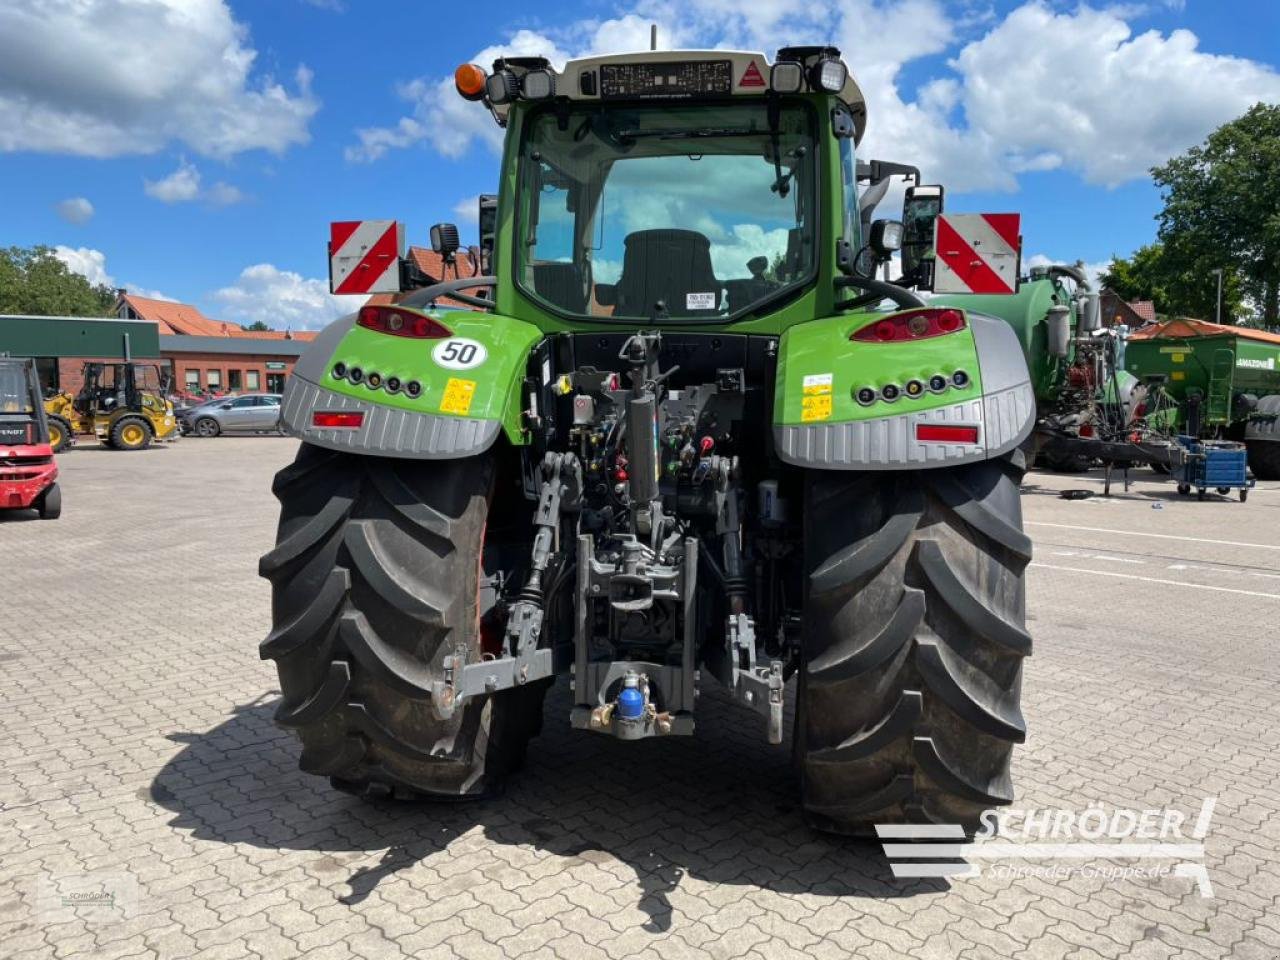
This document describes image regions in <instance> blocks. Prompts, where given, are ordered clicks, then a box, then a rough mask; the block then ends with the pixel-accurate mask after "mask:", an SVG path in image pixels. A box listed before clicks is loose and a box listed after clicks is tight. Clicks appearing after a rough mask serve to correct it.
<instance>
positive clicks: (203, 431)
mask: <svg viewBox="0 0 1280 960" xmlns="http://www.w3.org/2000/svg"><path fill="white" fill-rule="evenodd" d="M214 429H215V428H214V424H213V421H212V420H201V421H200V422H199V423H198V424H196V433H198V434H200V436H202V437H212V436H213V434H214Z"/></svg>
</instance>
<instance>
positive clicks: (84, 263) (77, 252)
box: [53, 245, 173, 300]
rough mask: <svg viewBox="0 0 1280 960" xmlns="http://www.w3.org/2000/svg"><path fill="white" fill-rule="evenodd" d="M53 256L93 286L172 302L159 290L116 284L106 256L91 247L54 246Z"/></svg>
mask: <svg viewBox="0 0 1280 960" xmlns="http://www.w3.org/2000/svg"><path fill="white" fill-rule="evenodd" d="M53 255H54V256H55V257H57V258H58V259H59V260H61V261H62V262H63V263H65V264H66V265H67V269H68V270H70V271H71V272H72V273H78V274H80V276H82V277H84V278H85V279H86V280H88V281H89V282H90V283H92V284H93V285H94V286H107V287H116V286H122V287H124V288H125V289H126V290H128V291H129V292H130V293H136V294H138V296H140V297H148V298H150V299H152V300H173V297H170V296H167V295H166V294H163V293H161V292H160V291H159V290H152V289H149V288H148V287H140V286H138V285H137V284H132V283H122V284H118V285H117V283H116V278H115V277H113V276H112V275H111V274H110V273H109V272H108V271H107V255H106V254H105V253H103V252H102V251H101V250H95V249H93V248H92V247H66V246H62V245H59V246H56V247H54V248H53Z"/></svg>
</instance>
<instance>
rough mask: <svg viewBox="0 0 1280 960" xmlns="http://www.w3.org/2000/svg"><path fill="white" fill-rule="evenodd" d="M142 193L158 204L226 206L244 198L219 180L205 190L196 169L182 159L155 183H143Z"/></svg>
mask: <svg viewBox="0 0 1280 960" xmlns="http://www.w3.org/2000/svg"><path fill="white" fill-rule="evenodd" d="M142 190H143V192H144V193H145V194H146V195H147V196H149V197H155V198H156V199H157V200H159V201H160V202H161V203H188V202H190V201H192V200H204V201H205V202H206V203H208V204H210V205H212V206H215V207H226V206H230V205H231V204H233V203H242V202H244V201H245V200H246V199H248V198H247V197H246V196H245V194H244V193H243V192H242V191H241V190H240V188H239V187H234V186H232V185H231V184H229V183H224V182H223V181H221V180H219V181H218V182H217V183H215V184H214V185H213V186H211V187H209V188H208V189H207V190H206V189H202V188H201V186H200V170H199V169H198V168H197V167H196V165H195V164H194V163H188V162H187V161H186V159H185V158H184V159H181V160H179V161H178V169H176V170H174V171H173V173H171V174H169V175H168V176H167V177H162V178H161V179H159V180H143V181H142Z"/></svg>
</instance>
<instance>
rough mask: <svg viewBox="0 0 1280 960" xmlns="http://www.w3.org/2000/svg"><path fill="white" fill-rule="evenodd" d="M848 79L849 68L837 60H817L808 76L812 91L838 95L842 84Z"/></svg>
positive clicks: (842, 87)
mask: <svg viewBox="0 0 1280 960" xmlns="http://www.w3.org/2000/svg"><path fill="white" fill-rule="evenodd" d="M848 79H849V68H848V67H846V66H845V65H844V64H843V63H842V62H841V61H839V60H830V59H828V60H819V61H818V62H817V63H815V64H814V65H813V69H812V71H811V73H810V76H809V85H810V86H811V87H813V89H814V90H822V91H824V92H826V93H839V92H840V91H841V90H843V89H844V82H845V81H846V80H848Z"/></svg>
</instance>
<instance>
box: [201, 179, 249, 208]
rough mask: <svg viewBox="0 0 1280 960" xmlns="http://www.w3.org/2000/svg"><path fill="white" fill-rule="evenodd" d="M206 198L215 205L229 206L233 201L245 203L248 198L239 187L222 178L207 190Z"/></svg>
mask: <svg viewBox="0 0 1280 960" xmlns="http://www.w3.org/2000/svg"><path fill="white" fill-rule="evenodd" d="M204 198H205V199H206V200H207V201H208V202H209V203H211V204H213V205H214V206H215V207H229V206H231V205H232V204H233V203H244V201H245V200H247V199H248V197H247V196H245V194H244V191H242V190H241V189H240V188H239V187H234V186H232V185H231V184H229V183H223V182H222V181H221V180H219V181H218V182H217V183H215V184H214V185H213V186H212V187H210V188H209V189H208V190H206V191H205V195H204Z"/></svg>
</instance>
